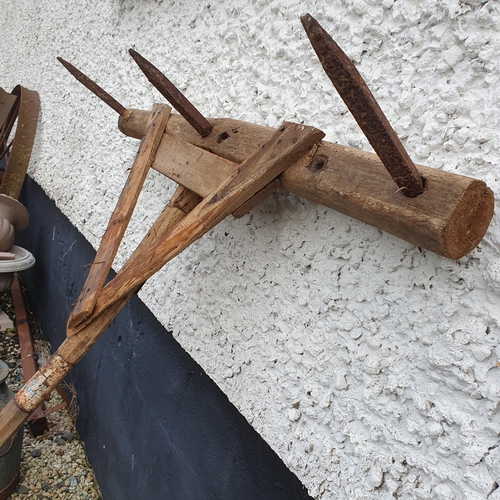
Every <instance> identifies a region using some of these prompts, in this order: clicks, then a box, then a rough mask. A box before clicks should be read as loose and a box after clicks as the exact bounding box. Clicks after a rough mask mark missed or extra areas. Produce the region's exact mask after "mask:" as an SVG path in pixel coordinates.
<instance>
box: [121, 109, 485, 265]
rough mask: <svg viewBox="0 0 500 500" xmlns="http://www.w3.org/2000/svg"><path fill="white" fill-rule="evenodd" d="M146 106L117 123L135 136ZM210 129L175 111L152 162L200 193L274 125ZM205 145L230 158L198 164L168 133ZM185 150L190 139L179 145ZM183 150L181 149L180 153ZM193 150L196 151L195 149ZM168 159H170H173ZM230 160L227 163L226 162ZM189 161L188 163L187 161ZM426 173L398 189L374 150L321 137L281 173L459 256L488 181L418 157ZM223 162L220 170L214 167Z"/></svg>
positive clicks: (481, 209) (296, 186) (222, 121)
mask: <svg viewBox="0 0 500 500" xmlns="http://www.w3.org/2000/svg"><path fill="white" fill-rule="evenodd" d="M148 115H149V112H147V111H140V110H130V114H129V115H128V116H127V117H124V118H120V119H119V121H118V127H119V129H120V130H121V131H122V132H123V133H124V134H125V135H128V136H130V137H136V138H140V137H142V132H143V130H144V126H145V123H146V122H147V119H148ZM210 123H211V124H212V125H213V131H212V133H211V134H210V136H209V137H207V138H205V139H203V138H201V137H199V135H198V134H197V133H195V132H194V130H193V129H192V127H190V126H189V125H188V124H187V123H186V122H185V121H184V120H183V119H182V117H180V116H179V115H176V114H172V115H171V116H170V119H169V121H168V124H167V128H166V134H165V135H164V136H163V139H162V142H161V144H160V146H159V147H158V152H157V156H156V160H155V162H154V163H153V165H152V167H153V168H154V169H156V170H158V171H159V172H162V173H164V174H165V175H166V176H168V177H170V178H171V179H172V180H174V181H175V182H177V183H179V184H181V185H183V186H186V187H189V189H192V190H193V191H194V192H196V193H197V194H199V195H200V196H204V195H205V194H206V193H207V192H209V191H210V190H211V189H213V184H212V182H213V183H216V182H220V179H223V178H224V177H225V176H226V175H227V174H228V173H229V172H230V170H231V169H234V168H237V167H236V165H237V164H238V163H240V162H242V161H243V160H244V159H245V158H246V157H247V156H248V155H249V154H250V153H251V152H252V151H253V150H254V149H255V148H256V147H258V146H259V145H261V144H263V143H264V142H266V141H267V140H268V139H269V137H270V136H271V135H272V134H273V132H274V129H271V128H269V127H263V126H260V125H255V124H251V123H247V122H243V121H240V120H233V119H230V118H216V119H211V120H210ZM174 138H175V139H182V140H183V141H185V142H186V143H189V144H191V145H194V146H196V147H197V149H196V150H195V151H198V154H199V149H198V148H202V149H203V150H206V151H208V152H211V153H214V154H216V155H218V156H220V157H222V158H225V159H226V160H228V163H222V162H221V163H216V165H211V166H210V167H209V168H206V167H207V165H205V162H204V161H203V158H200V159H199V161H198V162H197V164H196V168H190V169H186V161H191V160H186V161H183V158H182V156H181V155H174V154H173V153H174V151H173V150H172V149H170V147H171V143H172V141H173V139H174ZM183 148H184V149H183V151H184V153H185V152H186V151H187V147H183ZM184 153H183V154H184ZM193 158H194V153H193ZM171 160H173V161H172V162H171ZM231 162H232V163H231ZM190 165H191V166H192V164H191V163H190ZM417 167H418V170H419V172H420V173H421V175H422V176H423V177H424V178H425V179H426V187H425V190H424V192H423V193H422V194H421V195H420V196H417V197H416V198H409V197H407V196H403V194H402V193H400V192H396V191H397V189H396V187H395V186H394V184H393V181H392V179H391V176H390V175H389V173H388V172H387V171H386V169H385V168H384V166H383V164H382V162H381V160H380V159H379V157H378V156H377V155H376V154H373V153H368V152H365V151H361V150H358V149H354V148H349V147H346V146H341V145H339V144H334V143H330V142H326V141H322V142H321V143H320V145H319V147H318V148H317V149H316V150H315V151H314V152H310V153H309V154H308V155H306V156H305V157H303V158H301V159H300V160H299V161H298V162H296V163H295V164H294V165H292V166H291V167H290V168H288V169H287V170H286V171H285V172H284V173H283V174H282V175H280V176H279V180H280V181H281V185H282V187H283V188H284V189H287V190H288V191H290V192H292V193H294V194H296V195H297V196H301V197H303V198H305V199H307V200H309V201H312V202H314V203H319V204H322V205H325V206H327V207H330V208H333V209H335V210H337V211H339V212H341V213H343V214H346V215H348V216H350V217H353V218H355V219H358V220H361V221H363V222H366V223H368V224H371V225H372V226H375V227H376V228H378V229H380V230H382V231H385V232H387V233H390V234H392V235H394V236H397V237H398V238H401V239H403V240H405V241H408V242H410V243H413V244H415V245H417V246H419V247H421V248H425V249H427V250H431V251H432V252H435V253H437V254H439V255H443V256H445V257H448V258H450V259H459V258H460V257H463V256H464V255H466V254H467V253H468V252H470V251H471V250H473V249H474V248H475V247H476V246H477V245H478V243H479V242H480V241H481V239H482V238H483V236H484V234H485V233H486V230H487V229H488V226H489V223H490V221H491V218H492V216H493V207H494V198H493V193H492V191H491V189H489V188H488V187H487V186H486V184H485V183H484V182H482V181H480V180H477V179H472V178H470V177H465V176H463V175H457V174H454V173H452V172H446V171H443V170H437V169H433V168H429V167H425V166H422V165H417ZM219 169H220V170H219Z"/></svg>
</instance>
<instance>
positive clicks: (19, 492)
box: [17, 484, 30, 495]
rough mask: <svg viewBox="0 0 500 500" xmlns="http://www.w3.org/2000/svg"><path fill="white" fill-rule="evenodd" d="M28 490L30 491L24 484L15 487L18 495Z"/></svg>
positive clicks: (26, 492) (24, 493) (25, 493)
mask: <svg viewBox="0 0 500 500" xmlns="http://www.w3.org/2000/svg"><path fill="white" fill-rule="evenodd" d="M29 492H30V490H28V488H26V486H24V484H22V485H21V486H18V487H17V493H18V494H19V495H27V494H28V493H29Z"/></svg>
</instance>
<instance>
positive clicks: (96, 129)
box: [0, 0, 500, 499]
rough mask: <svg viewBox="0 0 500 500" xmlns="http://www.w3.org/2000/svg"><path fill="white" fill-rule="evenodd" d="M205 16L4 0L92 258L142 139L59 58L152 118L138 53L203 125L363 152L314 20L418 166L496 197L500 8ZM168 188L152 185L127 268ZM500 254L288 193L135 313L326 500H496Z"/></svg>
mask: <svg viewBox="0 0 500 500" xmlns="http://www.w3.org/2000/svg"><path fill="white" fill-rule="evenodd" d="M209 2H210V0H205V1H204V2H197V1H194V0H188V1H181V0H178V1H163V2H162V1H159V2H154V1H146V0H142V1H133V0H122V1H119V0H109V1H100V2H91V1H88V0H87V1H83V0H82V1H68V2H53V1H50V0H38V1H37V2H31V1H29V0H18V1H16V2H13V1H10V2H9V1H6V0H2V1H1V2H0V6H1V7H2V9H1V10H2V13H3V14H6V20H4V22H3V25H2V35H1V37H0V68H1V73H0V86H2V87H4V88H7V89H10V88H12V87H13V86H14V85H15V84H18V83H20V84H23V85H25V86H27V87H28V88H31V89H36V90H38V91H39V92H40V95H41V101H42V113H41V120H40V128H39V134H38V138H37V143H36V148H35V152H34V156H33V161H32V164H31V168H30V173H31V175H32V176H33V177H34V178H35V180H36V181H37V182H39V183H40V184H41V185H42V186H43V188H44V189H45V190H46V192H47V193H48V194H49V195H50V196H51V197H52V198H54V199H55V200H56V202H57V204H58V206H59V207H60V208H61V209H62V210H63V212H64V213H65V214H66V215H67V216H68V217H69V218H70V219H71V220H72V222H73V223H74V224H75V225H76V226H77V227H78V228H79V229H80V230H81V231H82V232H83V234H85V236H86V237H87V238H88V239H89V240H90V241H91V242H92V244H93V245H94V246H97V245H98V244H99V239H100V236H101V235H102V233H103V231H104V229H105V226H106V223H107V220H108V218H109V216H110V213H111V210H112V207H113V206H114V203H115V202H116V199H117V196H118V194H119V192H120V190H121V187H122V186H123V184H124V181H125V176H126V169H127V168H128V167H129V166H130V165H131V162H132V160H133V157H134V154H135V151H136V150H137V147H138V142H137V141H135V140H133V139H129V138H124V137H123V136H122V135H121V134H120V133H119V132H118V130H117V128H116V118H117V117H116V115H115V114H114V112H112V111H111V110H109V109H108V108H106V107H105V106H104V105H103V104H101V103H100V102H99V101H98V100H97V99H96V98H95V97H93V96H92V95H91V94H90V93H89V92H88V91H87V90H85V89H84V88H83V87H82V86H80V85H79V84H78V83H77V82H76V81H75V80H73V78H72V77H71V76H70V75H69V74H68V73H67V72H66V70H65V69H64V68H63V67H62V66H61V65H59V63H57V61H56V59H55V58H56V56H58V55H60V56H62V57H64V58H66V59H67V60H69V61H70V62H73V63H74V64H76V65H77V66H78V67H80V68H81V69H82V70H83V71H85V72H86V73H87V74H88V75H89V76H91V77H94V78H95V79H96V80H97V81H98V82H99V83H100V84H101V85H102V86H103V87H104V88H106V89H107V90H108V91H110V92H111V93H112V94H113V95H114V96H115V97H116V98H117V99H118V100H120V101H122V102H123V103H124V104H125V105H127V106H130V107H136V108H143V109H150V107H151V105H152V103H153V102H155V101H156V102H158V101H160V102H161V101H162V98H161V97H160V96H159V94H158V93H157V92H156V91H155V90H154V89H152V87H151V86H150V85H149V83H148V82H147V81H146V79H145V77H144V76H143V75H142V74H141V73H140V71H139V70H138V69H137V68H136V66H135V64H134V63H133V61H132V60H131V59H130V57H129V56H128V54H127V49H128V48H129V47H133V48H135V49H137V50H138V51H139V52H141V53H142V54H143V55H144V56H145V57H147V58H149V59H150V60H151V61H152V62H153V63H155V64H156V65H157V66H159V67H160V69H162V70H164V71H165V72H166V74H167V75H168V76H169V77H170V79H171V80H172V81H173V82H174V83H176V84H177V85H178V86H179V87H180V88H181V89H182V90H183V91H184V92H185V93H186V95H187V96H188V97H189V98H190V99H191V100H192V101H193V102H194V104H195V105H196V106H198V107H199V109H200V110H201V111H202V112H203V113H204V114H205V115H207V116H213V117H223V116H231V117H233V118H239V119H244V120H248V121H252V122H255V123H259V124H266V125H270V126H277V125H278V124H279V123H280V122H281V121H282V120H283V119H286V120H292V121H298V122H301V121H304V122H305V123H307V124H309V125H314V126H315V127H318V128H321V129H323V130H324V131H325V132H326V134H327V137H326V138H327V140H330V141H336V142H339V143H342V144H345V145H350V146H356V147H360V148H363V149H369V146H368V143H367V141H366V140H365V139H364V137H363V135H362V133H361V132H360V131H359V129H358V127H357V126H356V124H355V122H354V120H353V119H352V118H351V116H350V115H349V113H347V112H346V108H345V106H344V105H343V103H342V102H341V101H340V99H339V97H338V96H337V94H336V92H335V90H334V89H333V87H332V85H331V83H330V82H329V80H328V79H327V78H326V76H325V75H324V73H323V72H322V70H321V68H320V65H319V63H318V61H317V59H316V57H315V55H314V54H313V52H312V49H311V48H310V45H309V42H308V40H307V38H306V36H305V34H304V32H303V30H302V27H301V24H300V22H299V16H300V15H301V14H303V13H305V12H310V13H311V14H312V15H313V16H315V17H317V19H318V20H319V21H320V23H321V24H322V25H323V26H324V27H325V28H326V29H327V31H329V33H330V34H331V35H332V36H333V37H334V38H335V39H336V40H337V42H338V43H339V44H340V46H341V47H343V48H344V50H345V51H346V52H347V54H348V55H349V56H350V57H351V58H352V59H353V60H354V61H355V63H356V64H357V66H358V68H359V69H360V71H361V73H362V74H363V75H364V76H365V78H366V80H367V82H368V84H369V86H370V87H371V89H372V90H373V92H374V94H375V96H376V98H377V99H378V100H379V102H380V104H381V106H382V108H383V109H384V111H385V112H386V114H387V116H388V118H389V120H390V121H391V123H392V124H393V125H394V127H395V129H396V131H397V132H398V134H399V135H400V137H401V138H402V140H403V143H404V144H405V146H406V147H407V149H408V151H409V153H410V155H411V156H412V158H413V159H414V160H415V161H416V162H418V163H421V164H427V165H429V166H432V167H435V168H440V169H444V170H449V171H453V172H458V173H461V174H465V175H470V176H472V177H477V178H480V179H483V180H484V181H486V182H487V184H488V185H489V186H490V187H491V188H492V189H493V190H494V191H495V193H496V196H497V197H499V195H500V183H499V175H500V172H499V166H498V164H499V163H500V151H499V147H500V134H499V130H500V129H499V116H500V87H499V80H500V31H499V30H500V10H499V4H498V2H496V1H493V0H490V1H482V0H466V1H465V0H464V1H459V0H437V1H436V0H422V1H420V2H413V1H410V0H396V1H393V0H383V1H379V0H365V1H363V0H338V1H330V2H320V1H314V0H301V1H298V0H274V1H265V0H253V1H251V2H250V1H249V2H243V1H238V0H226V1H225V2H213V3H212V2H210V3H209ZM173 189H174V185H173V184H172V183H171V182H170V181H169V180H168V179H165V178H162V177H161V176H160V175H158V174H156V173H154V172H152V173H151V174H150V176H149V178H148V181H147V183H146V186H145V189H144V194H143V196H141V198H140V202H139V206H138V208H137V210H136V214H135V215H134V219H133V221H132V223H131V226H130V230H129V231H128V232H127V234H126V237H125V241H124V245H123V248H122V250H121V251H120V254H119V256H118V257H117V262H116V265H115V268H116V269H118V268H119V267H120V266H121V265H122V263H123V262H124V260H125V258H126V257H127V256H128V255H129V254H130V253H131V251H132V249H133V247H134V245H135V244H136V243H137V242H138V241H139V240H140V238H141V237H142V235H143V234H144V233H145V231H146V227H145V226H147V225H148V224H150V223H151V222H152V220H153V218H154V217H155V215H156V214H157V213H158V212H159V211H160V210H161V208H162V207H163V206H164V205H165V203H166V202H167V200H168V198H169V195H170V194H171V193H172V192H173ZM499 243H500V222H499V219H498V216H495V217H494V220H493V222H492V225H491V227H490V229H489V231H488V233H487V235H486V238H485V239H484V241H483V242H482V243H481V244H480V247H479V248H478V249H477V250H475V251H473V252H472V253H471V254H470V255H468V256H466V257H464V258H463V259H461V260H460V261H458V262H454V261H450V260H447V259H444V258H441V257H438V256H436V255H434V254H431V253H430V252H425V251H420V250H419V249H418V248H416V247H414V246H412V245H410V244H407V243H405V242H403V241H400V240H398V239H396V238H393V237H391V236H389V235H387V234H381V233H380V232H379V231H378V230H376V229H374V228H372V227H369V226H367V225H364V224H362V223H360V222H357V221H354V220H352V219H349V218H348V217H345V216H343V215H340V214H338V213H336V212H334V211H332V210H330V209H326V208H324V207H321V206H316V205H313V204H311V203H308V202H305V201H303V200H301V199H299V198H296V197H294V196H292V195H289V194H286V193H281V194H277V195H275V196H273V197H271V198H270V199H268V200H267V201H265V202H264V203H262V204H261V205H260V206H259V207H258V208H256V209H255V210H254V211H253V212H252V213H251V214H250V215H248V216H246V217H245V218H243V219H242V220H233V219H232V218H228V219H227V220H226V221H224V222H223V223H221V224H220V225H219V226H218V227H217V228H216V229H214V230H213V231H212V232H211V233H209V234H208V235H206V236H205V237H204V238H203V239H202V240H200V241H199V242H197V243H196V244H194V245H193V246H192V247H191V248H189V249H188V250H187V251H185V252H184V253H183V254H181V255H180V256H179V257H177V258H176V259H175V260H174V261H173V262H172V263H171V264H170V265H168V266H167V267H166V268H165V269H164V270H162V271H161V272H160V273H158V275H157V276H156V277H155V278H154V279H152V280H151V281H150V282H149V283H148V284H147V286H145V287H144V288H143V290H142V292H141V297H142V299H143V300H144V301H145V302H146V303H147V304H148V306H149V307H150V308H151V309H152V310H153V311H154V313H155V314H156V315H157V317H158V318H159V319H160V320H161V321H162V322H163V324H164V325H165V326H166V327H167V328H169V329H172V330H173V331H174V334H175V336H176V338H177V339H178V340H179V342H180V343H181V344H182V345H183V346H184V347H185V349H186V350H187V351H188V352H189V353H190V354H191V355H192V356H193V357H194V358H195V359H196V360H197V361H198V362H199V363H200V364H201V365H202V366H203V368H204V369H205V370H206V371H207V372H208V374H209V375H210V376H211V377H212V378H213V379H214V380H215V381H216V382H217V383H218V384H219V385H220V387H221V388H222V389H223V390H224V391H225V393H226V394H227V395H228V397H229V398H230V400H231V401H232V402H233V403H234V404H235V405H236V406H237V407H238V408H239V409H240V410H241V412H242V413H243V415H245V417H246V418H247V419H248V420H249V421H250V422H251V423H252V425H253V426H254V427H255V428H256V429H257V430H258V431H259V432H260V433H261V434H262V436H263V437H264V438H265V439H266V440H267V441H268V442H269V444H270V445H271V446H272V447H273V448H274V450H276V452H277V453H278V454H279V455H280V456H281V457H282V459H283V460H284V461H285V463H286V464H288V466H289V467H290V468H291V469H292V470H293V471H294V472H295V473H296V474H297V475H298V476H299V478H300V479H301V480H302V481H303V482H304V484H305V485H306V486H307V487H308V488H309V491H310V493H311V494H312V495H313V496H315V497H316V498H321V499H333V498H341V499H343V498H352V499H361V498H380V499H382V498H393V495H394V496H399V497H402V498H433V499H451V498H466V499H485V498H500V494H499V492H500V489H498V490H495V488H496V483H500V449H499V448H498V435H499V433H500V414H499V410H498V403H499V396H500V368H499V367H497V361H498V360H499V359H500V347H499V346H498V341H499V338H500V327H499V320H500V296H499V292H498V289H499V285H500V250H499ZM68 258H71V256H68ZM492 491H493V493H491V492H492Z"/></svg>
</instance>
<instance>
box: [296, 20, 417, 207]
mask: <svg viewBox="0 0 500 500" xmlns="http://www.w3.org/2000/svg"><path fill="white" fill-rule="evenodd" d="M300 20H301V21H302V25H303V26H304V29H305V30H306V33H307V36H308V37H309V40H310V42H311V45H312V47H313V49H314V51H315V52H316V54H317V56H318V58H319V60H320V62H321V65H322V66H323V69H324V70H325V72H326V74H327V75H328V77H329V78H330V80H331V81H332V83H333V85H334V86H335V88H336V89H337V92H338V93H339V94H340V97H342V99H343V101H344V102H345V104H346V106H347V107H348V108H349V111H350V112H351V113H352V115H353V116H354V119H355V120H356V121H357V122H358V125H359V126H360V128H361V130H362V131H363V133H364V134H365V135H366V138H367V139H368V141H369V142H370V144H371V145H372V147H373V149H374V150H375V152H376V153H377V155H378V156H379V158H380V159H381V160H382V163H383V164H384V166H385V168H386V169H387V170H388V171H389V173H390V174H391V177H392V178H393V180H394V181H395V182H396V184H397V185H398V186H399V187H400V188H401V191H402V192H403V194H404V195H405V196H409V197H411V198H414V197H415V196H418V195H419V194H421V193H422V192H423V190H424V181H423V179H422V177H421V176H420V173H419V172H418V170H417V168H416V167H415V165H414V163H413V162H412V160H411V159H410V157H409V156H408V153H407V152H406V150H405V149H404V147H403V145H402V144H401V141H400V140H399V138H398V137H397V135H396V133H395V132H394V130H393V128H392V127H391V125H390V123H389V121H388V120H387V118H386V116H385V115H384V113H383V112H382V110H381V109H380V106H379V104H378V103H377V101H376V100H375V98H374V97H373V94H372V93H371V91H370V89H369V88H368V86H367V85H366V83H365V81H364V80H363V78H362V76H361V75H360V74H359V72H358V70H357V69H356V67H355V66H354V64H353V63H352V62H351V60H350V59H349V58H348V57H347V56H346V54H345V53H344V52H343V51H342V49H341V48H340V47H339V46H338V45H337V43H336V42H335V41H334V40H333V39H332V38H331V37H330V35H329V34H328V33H327V32H326V31H325V30H324V29H323V28H322V27H321V26H320V24H319V23H318V21H316V19H314V18H313V17H312V16H311V15H310V14H305V15H304V16H302V17H301V18H300Z"/></svg>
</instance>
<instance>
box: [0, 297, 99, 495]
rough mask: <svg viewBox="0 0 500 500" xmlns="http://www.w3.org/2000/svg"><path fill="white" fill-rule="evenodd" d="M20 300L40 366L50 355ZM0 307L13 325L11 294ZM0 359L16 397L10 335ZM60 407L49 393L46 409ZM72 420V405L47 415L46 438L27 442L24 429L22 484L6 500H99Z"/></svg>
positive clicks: (3, 336) (17, 374) (18, 377)
mask: <svg viewBox="0 0 500 500" xmlns="http://www.w3.org/2000/svg"><path fill="white" fill-rule="evenodd" d="M24 298H25V306H26V309H27V311H28V316H29V325H30V328H31V332H32V335H33V338H34V344H35V352H36V354H37V355H38V357H39V360H38V361H39V364H41V363H43V361H44V359H46V358H47V357H48V356H49V355H50V348H49V345H48V343H47V342H45V341H44V340H43V338H42V335H41V332H40V329H39V328H38V325H37V324H36V321H35V320H34V317H33V314H32V313H31V308H30V305H29V300H28V299H27V297H26V294H24ZM0 307H1V308H2V309H3V310H4V311H5V312H6V313H7V314H8V315H9V317H10V318H11V319H13V320H14V319H15V318H14V309H13V306H12V301H11V295H10V290H9V291H6V292H3V293H0ZM0 359H3V360H4V361H5V362H7V364H8V365H9V367H10V369H11V370H10V375H9V377H8V379H7V384H8V385H9V387H10V388H11V389H12V391H14V392H16V391H17V390H18V389H19V388H20V387H21V385H22V368H21V361H20V356H19V342H18V339H17V334H16V331H15V329H14V330H7V331H4V332H0ZM67 389H69V392H70V393H71V392H72V391H71V388H67ZM66 392H68V390H66ZM61 401H62V399H61V397H60V396H59V395H58V394H57V393H54V394H53V395H52V397H51V400H50V401H49V402H48V406H53V405H55V404H57V403H59V402H61ZM70 403H71V399H70ZM76 416H77V408H76V405H74V404H70V407H69V410H68V409H66V408H65V409H62V410H58V411H56V412H54V413H52V414H50V415H49V416H48V417H47V419H48V421H49V424H50V428H49V430H48V432H46V433H45V434H44V435H42V436H39V437H37V438H34V437H33V436H32V434H31V432H30V430H29V427H28V426H26V427H25V430H24V440H23V451H22V457H21V471H20V476H21V479H20V481H19V486H18V487H17V489H16V490H15V492H14V493H13V494H12V495H11V496H10V497H9V498H10V499H11V500H28V499H29V500H39V499H44V498H49V499H54V500H55V499H64V500H70V499H72V500H79V499H82V500H83V499H85V500H98V499H100V498H101V495H100V493H99V489H98V487H97V483H96V481H95V478H94V475H93V473H92V469H91V468H90V465H89V464H88V461H87V457H86V456H85V450H84V448H83V445H82V443H81V442H80V440H79V439H78V435H77V432H76V429H75V426H74V419H75V418H76Z"/></svg>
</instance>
